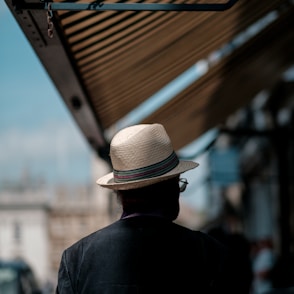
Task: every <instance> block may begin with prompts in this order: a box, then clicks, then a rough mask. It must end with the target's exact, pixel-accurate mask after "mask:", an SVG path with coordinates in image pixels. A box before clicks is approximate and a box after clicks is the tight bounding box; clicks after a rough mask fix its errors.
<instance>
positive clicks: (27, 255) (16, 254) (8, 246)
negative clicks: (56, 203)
mask: <svg viewBox="0 0 294 294" xmlns="http://www.w3.org/2000/svg"><path fill="white" fill-rule="evenodd" d="M16 198H18V199H19V200H20V199H21V202H22V203H21V204H20V203H16V201H14V200H16ZM0 199H1V200H2V201H1V203H0V259H3V260H13V259H18V258H21V259H23V260H24V261H26V262H27V263H28V264H29V265H30V266H31V267H32V269H33V271H34V273H35V275H36V277H37V279H38V280H39V282H40V283H43V282H45V281H46V280H47V277H48V275H49V270H50V269H49V256H48V252H49V250H48V246H49V240H48V229H47V209H46V207H45V206H44V205H43V204H39V205H38V204H36V203H30V201H29V203H28V202H27V203H26V202H25V201H24V200H25V197H23V195H22V196H21V197H15V195H14V196H12V197H11V196H10V198H7V197H3V195H0ZM3 199H5V201H3ZM9 199H10V201H9ZM17 226H18V228H19V230H18V232H16V231H17V228H16V227H17Z"/></svg>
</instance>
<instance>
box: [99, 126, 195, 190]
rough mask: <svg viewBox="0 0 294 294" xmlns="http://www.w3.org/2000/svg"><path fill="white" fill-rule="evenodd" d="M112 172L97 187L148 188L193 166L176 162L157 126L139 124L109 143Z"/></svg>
mask: <svg viewBox="0 0 294 294" xmlns="http://www.w3.org/2000/svg"><path fill="white" fill-rule="evenodd" d="M110 158H111V162H112V166H113V172H111V173H109V174H107V175H105V176H103V177H101V178H100V179H98V180H97V182H96V183H97V184H98V185H100V186H102V187H105V188H109V189H113V190H130V189H136V188H141V187H145V186H149V185H152V184H155V183H158V182H161V181H164V180H167V179H169V178H172V177H175V176H177V175H179V174H181V173H183V172H185V171H188V170H190V169H193V168H195V167H197V166H198V165H199V164H198V163H196V162H193V161H180V160H179V159H178V157H177V155H176V153H175V151H174V150H173V147H172V144H171V141H170V138H169V136H168V134H167V133H166V131H165V129H164V127H163V126H162V125H161V124H140V125H134V126H131V127H127V128H125V129H123V130H121V131H119V132H118V133H117V134H116V135H115V136H114V137H113V139H112V141H111V144H110Z"/></svg>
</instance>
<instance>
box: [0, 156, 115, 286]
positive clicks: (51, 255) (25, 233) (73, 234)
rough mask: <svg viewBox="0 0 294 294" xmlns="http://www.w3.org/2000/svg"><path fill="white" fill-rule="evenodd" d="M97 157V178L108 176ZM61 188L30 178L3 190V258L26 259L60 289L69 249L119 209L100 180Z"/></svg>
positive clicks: (0, 234)
mask: <svg viewBox="0 0 294 294" xmlns="http://www.w3.org/2000/svg"><path fill="white" fill-rule="evenodd" d="M105 172H107V171H106V166H105V163H104V162H100V163H99V162H96V161H95V160H93V178H94V179H96V177H97V178H98V177H99V176H100V175H102V174H104V173H105ZM94 179H93V185H92V184H91V185H85V186H75V185H74V184H73V185H72V186H58V187H56V189H54V190H50V189H49V190H48V187H46V185H37V186H36V185H35V184H34V183H30V182H26V183H22V184H20V185H18V186H16V185H10V186H6V187H5V189H1V191H0V260H4V261H6V260H7V261H11V260H22V261H24V262H26V263H27V264H28V265H29V266H30V267H31V268H32V270H33V272H34V273H35V275H36V278H37V280H38V282H39V283H40V284H41V285H43V286H44V287H45V286H46V287H48V285H51V286H50V288H51V290H52V291H54V290H53V289H55V286H56V281H57V272H58V268H59V263H60V259H61V254H62V252H63V250H64V249H65V248H66V247H68V246H70V245H72V244H73V243H74V242H76V241H77V240H78V239H80V238H82V237H84V236H86V235H88V234H90V233H92V232H94V231H96V230H98V229H99V228H101V227H103V226H105V225H107V224H109V223H110V222H111V221H113V220H114V219H116V218H117V217H118V215H119V207H117V206H116V202H115V201H113V200H114V199H113V198H114V197H113V195H111V193H109V190H108V189H105V190H104V189H102V188H99V187H98V186H97V185H96V184H95V180H94Z"/></svg>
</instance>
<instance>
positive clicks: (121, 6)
mask: <svg viewBox="0 0 294 294" xmlns="http://www.w3.org/2000/svg"><path fill="white" fill-rule="evenodd" d="M237 1H238V0H228V1H227V2H225V3H192V4H187V3H183V4H181V3H178V4H172V3H162V4H161V3H133V2H132V3H127V2H124V3H109V2H107V3H105V2H102V1H95V2H92V3H76V2H52V1H45V0H43V1H42V0H41V1H40V3H36V2H26V1H24V0H12V4H13V5H14V7H15V9H16V10H18V11H20V10H35V9H38V10H42V9H43V10H48V6H49V5H50V9H51V10H52V11H57V10H67V11H82V10H97V11H106V10H116V11H224V10H227V9H229V8H231V7H232V6H233V5H234V4H235V3H236V2H237Z"/></svg>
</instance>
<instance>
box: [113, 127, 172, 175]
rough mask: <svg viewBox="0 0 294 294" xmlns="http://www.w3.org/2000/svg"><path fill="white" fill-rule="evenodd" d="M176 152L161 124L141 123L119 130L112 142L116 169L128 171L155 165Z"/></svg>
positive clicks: (114, 167)
mask: <svg viewBox="0 0 294 294" xmlns="http://www.w3.org/2000/svg"><path fill="white" fill-rule="evenodd" d="M173 152H174V150H173V147H172V144H171V140H170V138H169V136H168V134H167V133H166V131H165V129H164V127H163V126H162V125H160V124H141V125H135V126H131V127H128V128H125V129H123V130H121V131H120V132H118V133H117V134H116V135H115V136H114V137H113V139H112V141H111V144H110V157H111V162H112V166H113V169H114V170H117V171H128V170H135V169H140V168H144V167H146V166H150V165H154V164H156V163H158V162H161V161H163V160H165V159H166V158H168V157H169V156H170V155H171V154H172V153H173Z"/></svg>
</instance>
